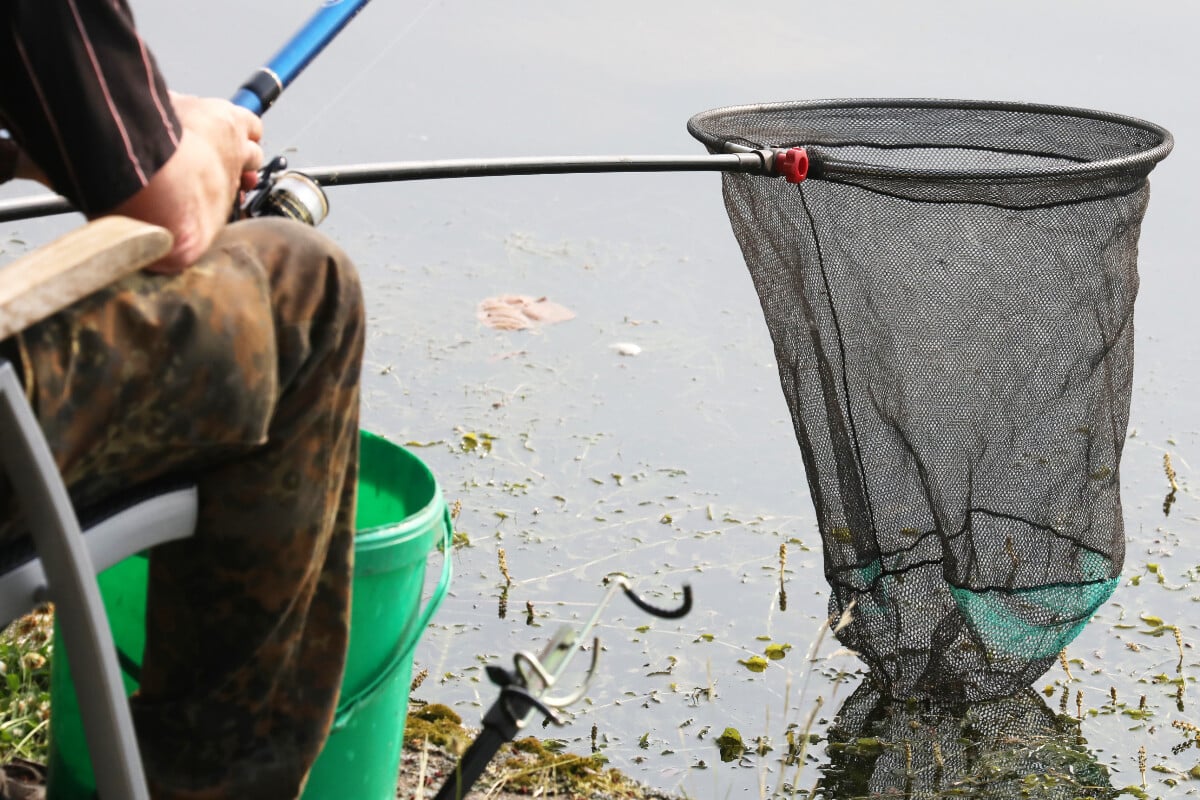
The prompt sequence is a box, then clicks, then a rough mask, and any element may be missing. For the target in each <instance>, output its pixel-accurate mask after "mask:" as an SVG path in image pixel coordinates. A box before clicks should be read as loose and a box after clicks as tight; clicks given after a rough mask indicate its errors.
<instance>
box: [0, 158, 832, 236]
mask: <svg viewBox="0 0 1200 800" xmlns="http://www.w3.org/2000/svg"><path fill="white" fill-rule="evenodd" d="M613 172H744V173H752V174H759V175H775V176H782V177H784V178H786V179H787V180H788V181H789V182H791V183H799V182H801V181H803V180H804V179H805V178H806V177H807V175H808V172H809V158H808V153H807V152H806V151H805V150H804V148H802V147H792V148H786V149H784V148H776V149H764V150H752V149H749V148H745V149H743V150H741V151H740V152H729V153H716V154H713V155H689V156H674V155H661V156H653V155H650V156H551V157H534V158H479V159H454V160H440V161H395V162H390V163H389V162H384V163H376V164H346V165H342V166H329V167H313V168H309V169H304V170H303V171H294V170H289V169H287V161H286V159H284V158H283V157H282V156H277V157H276V158H274V159H272V160H271V162H270V163H268V164H267V165H266V166H265V167H263V169H262V171H261V172H260V175H259V185H258V186H257V187H255V189H254V190H253V192H252V193H251V195H249V196H248V197H247V200H246V203H245V204H244V206H243V209H244V212H245V213H246V215H248V216H259V215H260V214H262V213H268V214H270V213H274V214H278V215H280V216H291V217H295V218H297V219H302V220H303V221H305V222H308V223H309V224H313V225H315V224H317V223H318V222H320V221H321V219H323V218H324V216H325V213H327V211H328V202H327V200H325V198H324V192H323V191H322V189H323V187H328V186H354V185H359V184H369V183H390V182H397V181H417V180H435V179H444V178H483V177H496V176H511V175H563V174H581V173H586V174H595V173H613ZM71 210H72V208H71V206H70V204H68V203H67V201H66V200H64V199H62V198H61V197H58V196H56V195H42V196H39V197H25V198H20V199H17V200H10V201H8V202H2V203H0V222H12V221H14V220H20V219H30V218H33V217H45V216H52V215H54V214H63V213H67V212H69V211H71Z"/></svg>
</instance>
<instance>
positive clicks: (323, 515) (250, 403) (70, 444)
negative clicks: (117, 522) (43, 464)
mask: <svg viewBox="0 0 1200 800" xmlns="http://www.w3.org/2000/svg"><path fill="white" fill-rule="evenodd" d="M363 325H364V318H363V308H362V295H361V289H360V287H359V283H358V277H357V275H356V273H355V272H354V269H353V267H352V265H351V264H350V262H349V261H348V260H347V258H346V256H345V255H344V254H343V253H342V252H341V251H340V250H338V249H337V248H336V247H335V246H334V245H332V244H331V243H330V242H329V241H328V240H326V239H325V238H323V237H321V236H320V235H319V234H317V233H316V232H315V231H313V230H312V229H310V228H307V227H305V226H303V225H299V224H297V223H291V222H287V221H284V220H279V219H256V220H251V221H246V222H241V223H237V224H234V225H231V226H229V227H228V228H227V229H226V230H225V232H224V233H223V234H222V235H221V237H220V238H219V239H218V241H217V242H216V244H215V246H214V247H213V248H212V250H211V251H210V252H209V253H208V254H207V255H205V256H204V257H203V258H202V259H201V260H200V261H199V262H198V263H197V264H195V265H194V266H192V267H191V268H190V269H188V270H186V271H185V272H183V273H182V274H180V275H177V276H160V275H150V274H137V275H133V276H131V277H129V278H127V279H125V280H123V281H122V282H120V283H118V284H116V285H113V286H111V287H109V288H107V289H105V290H102V291H101V292H99V293H97V294H96V295H93V296H92V297H89V298H87V299H86V300H84V301H82V302H80V303H78V304H76V305H75V306H73V307H71V308H70V309H68V310H66V311H64V312H62V313H60V314H58V315H56V316H54V317H52V318H50V319H48V320H46V321H45V322H42V323H40V324H38V325H36V326H34V327H32V328H30V329H28V330H26V331H24V332H23V333H21V334H20V335H19V336H18V337H16V338H15V339H14V340H10V341H9V342H7V343H5V345H6V346H7V347H8V348H9V349H10V350H14V349H15V350H17V351H19V353H20V362H21V366H22V373H23V376H24V381H25V386H26V389H27V392H28V394H29V396H30V398H31V400H32V402H33V405H34V409H35V411H36V413H37V416H38V418H39V420H40V421H41V424H42V427H43V428H44V430H45V432H46V435H47V438H48V439H49V442H50V447H51V449H52V450H53V452H54V455H55V457H56V459H57V461H58V464H59V467H60V468H61V469H62V471H63V473H64V475H65V477H66V481H67V484H68V487H69V489H70V492H71V495H72V497H73V499H74V500H75V502H76V504H77V506H87V505H90V504H93V503H95V502H97V501H101V500H103V499H104V498H107V497H109V496H110V495H112V494H114V493H115V492H118V491H121V490H125V489H128V488H130V487H134V486H137V485H138V484H142V483H145V482H147V481H152V480H154V479H156V478H160V477H163V476H168V475H183V476H189V477H191V478H193V479H195V480H196V482H197V484H198V489H199V497H200V518H199V527H198V529H197V531H196V535H195V537H194V538H192V539H188V540H184V541H180V542H175V543H171V544H167V545H164V546H162V547H159V548H157V549H155V550H154V552H153V553H152V554H151V556H150V582H149V589H148V611H147V642H146V652H145V659H144V663H143V670H142V675H141V689H140V690H139V692H138V694H137V695H136V696H135V697H134V699H133V708H134V719H135V724H136V726H137V731H138V738H139V740H140V744H141V748H142V754H143V758H144V760H145V764H146V771H147V774H148V776H149V779H150V784H151V792H152V794H153V796H154V797H155V798H290V797H295V796H297V795H298V794H299V793H300V790H301V788H302V786H303V782H304V780H305V777H306V775H307V773H308V770H309V768H310V767H311V766H312V763H313V761H314V759H315V758H316V756H317V754H318V753H319V751H320V749H321V746H322V745H323V743H324V740H325V737H326V736H327V734H328V730H329V726H330V724H331V721H332V717H333V712H334V709H335V705H336V702H337V694H338V688H339V685H340V682H341V676H342V671H343V667H344V663H345V653H346V644H347V638H348V627H349V596H350V580H351V569H352V561H353V530H354V508H355V488H356V477H357V472H356V470H357V463H358V458H357V453H358V381H359V375H360V367H361V361H362V349H363ZM6 495H7V496H6ZM12 501H13V498H12V497H11V492H9V491H8V490H7V487H6V486H0V509H3V508H5V506H6V505H11V504H12ZM8 527H9V528H10V530H11V529H12V528H14V527H15V525H12V524H10V525H9V526H8ZM2 535H4V534H3V528H0V536H2ZM9 535H13V534H11V533H10V534H9Z"/></svg>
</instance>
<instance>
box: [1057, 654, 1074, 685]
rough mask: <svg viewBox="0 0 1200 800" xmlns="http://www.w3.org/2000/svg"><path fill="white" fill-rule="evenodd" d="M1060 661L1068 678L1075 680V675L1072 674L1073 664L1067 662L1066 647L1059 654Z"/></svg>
mask: <svg viewBox="0 0 1200 800" xmlns="http://www.w3.org/2000/svg"><path fill="white" fill-rule="evenodd" d="M1058 663H1060V664H1062V668H1063V672H1065V673H1066V674H1067V680H1069V681H1073V680H1075V678H1074V676H1072V675H1071V665H1070V664H1069V663H1067V651H1066V649H1063V650H1062V652H1060V653H1059V654H1058Z"/></svg>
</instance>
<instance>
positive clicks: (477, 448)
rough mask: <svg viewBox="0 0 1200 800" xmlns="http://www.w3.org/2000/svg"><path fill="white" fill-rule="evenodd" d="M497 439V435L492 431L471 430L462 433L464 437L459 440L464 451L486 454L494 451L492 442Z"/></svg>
mask: <svg viewBox="0 0 1200 800" xmlns="http://www.w3.org/2000/svg"><path fill="white" fill-rule="evenodd" d="M495 441H496V437H495V436H493V435H492V434H490V433H473V432H470V431H467V432H464V433H463V434H462V439H460V440H459V444H458V446H459V448H460V449H461V450H462V451H463V452H464V453H478V454H479V455H481V456H485V455H487V454H488V453H490V452H492V443H493V442H495Z"/></svg>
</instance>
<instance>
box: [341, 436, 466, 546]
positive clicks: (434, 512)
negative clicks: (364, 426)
mask: <svg viewBox="0 0 1200 800" xmlns="http://www.w3.org/2000/svg"><path fill="white" fill-rule="evenodd" d="M361 435H362V436H363V439H364V440H367V439H369V440H371V441H373V442H375V443H377V444H379V445H386V446H387V448H388V449H389V450H390V451H392V452H393V453H394V454H396V455H398V456H399V457H400V458H403V459H404V460H405V461H407V462H409V464H410V465H411V466H413V467H415V468H416V470H417V471H419V472H420V474H421V476H422V478H423V479H424V482H426V483H427V485H428V487H429V490H430V491H429V501H428V502H427V503H425V505H423V506H422V507H421V508H419V509H417V510H416V511H413V512H411V513H409V514H408V515H407V516H405V517H404V519H402V520H398V521H396V522H384V523H380V524H379V525H372V526H370V527H368V528H358V529H357V530H355V532H354V547H355V550H371V549H375V548H380V547H393V546H395V545H396V544H397V543H399V542H400V541H402V540H404V539H407V538H414V537H415V536H416V535H418V534H421V533H429V534H430V535H431V536H433V535H436V531H433V532H432V533H430V529H431V528H433V527H435V526H434V523H435V522H437V521H438V520H439V518H440V517H441V516H442V512H443V509H444V508H445V506H446V501H445V498H444V497H443V496H442V487H441V484H439V483H438V480H437V477H436V476H435V475H434V474H433V470H431V469H430V468H429V465H428V464H426V463H425V462H424V461H423V460H422V459H421V458H419V457H418V456H417V455H416V454H415V453H413V452H412V451H410V450H409V449H408V448H407V447H404V446H403V445H401V444H399V443H397V442H394V441H392V440H391V439H388V438H386V437H384V436H380V435H379V434H377V433H371V432H370V431H366V430H364V431H362V432H361Z"/></svg>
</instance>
